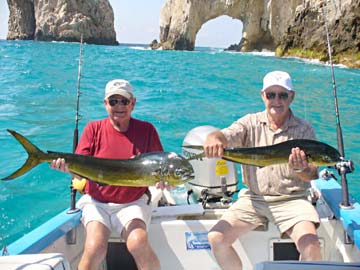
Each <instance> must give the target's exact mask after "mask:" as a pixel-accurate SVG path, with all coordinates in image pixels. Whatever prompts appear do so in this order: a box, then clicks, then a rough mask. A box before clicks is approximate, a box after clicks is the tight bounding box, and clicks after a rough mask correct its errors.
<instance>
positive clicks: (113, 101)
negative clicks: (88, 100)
mask: <svg viewBox="0 0 360 270" xmlns="http://www.w3.org/2000/svg"><path fill="white" fill-rule="evenodd" d="M130 102H131V100H130V99H127V98H112V99H109V105H110V106H111V107H114V106H115V105H116V104H118V103H121V104H122V105H124V106H126V105H129V104H130Z"/></svg>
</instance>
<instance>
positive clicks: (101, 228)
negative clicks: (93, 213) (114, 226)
mask: <svg viewBox="0 0 360 270" xmlns="http://www.w3.org/2000/svg"><path fill="white" fill-rule="evenodd" d="M109 236H110V231H109V229H108V228H107V227H106V226H105V225H104V224H102V223H101V222H98V221H90V222H89V223H88V224H87V225H86V239H85V246H84V252H83V255H82V257H81V260H80V263H79V266H78V269H79V270H99V269H100V265H101V263H102V262H103V260H104V259H105V256H106V251H107V244H108V239H109Z"/></svg>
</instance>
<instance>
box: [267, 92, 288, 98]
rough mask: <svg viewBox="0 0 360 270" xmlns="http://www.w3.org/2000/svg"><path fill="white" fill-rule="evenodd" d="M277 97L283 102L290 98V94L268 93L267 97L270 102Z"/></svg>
mask: <svg viewBox="0 0 360 270" xmlns="http://www.w3.org/2000/svg"><path fill="white" fill-rule="evenodd" d="M276 95H277V96H278V98H279V99H281V100H287V99H288V98H289V94H288V93H286V92H280V93H277V94H276V93H274V92H266V93H265V96H266V98H267V99H268V100H272V99H275V97H276Z"/></svg>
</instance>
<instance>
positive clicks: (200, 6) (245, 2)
mask: <svg viewBox="0 0 360 270" xmlns="http://www.w3.org/2000/svg"><path fill="white" fill-rule="evenodd" d="M302 2H303V1H302V0H288V1H267V0H217V1H216V0H215V1H214V0H167V1H166V3H165V5H164V6H163V8H162V10H161V14H160V42H161V44H162V47H163V49H175V50H193V49H194V46H195V39H196V34H197V33H198V31H199V30H200V28H201V26H202V25H203V24H205V23H206V22H207V21H209V20H212V19H214V18H216V17H219V16H222V15H228V16H230V17H231V18H233V19H239V20H241V22H242V23H243V33H242V37H243V38H244V39H245V40H246V42H243V44H242V49H241V50H242V51H252V50H262V49H267V50H274V49H275V47H276V45H277V44H278V43H279V42H280V40H281V37H282V35H283V34H284V33H285V30H286V29H287V26H288V25H289V23H290V22H291V20H292V18H293V17H294V14H295V9H296V7H297V6H298V5H299V4H301V3H302ZM240 39H241V37H239V40H240Z"/></svg>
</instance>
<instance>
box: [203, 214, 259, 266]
mask: <svg viewBox="0 0 360 270" xmlns="http://www.w3.org/2000/svg"><path fill="white" fill-rule="evenodd" d="M256 227H257V226H256V225H253V224H251V223H248V222H245V221H241V220H231V221H230V220H229V221H226V220H220V221H219V222H218V223H217V224H215V226H214V227H213V228H212V229H211V230H210V232H209V235H208V238H209V242H210V245H211V249H212V252H213V254H214V256H215V258H216V261H217V262H218V264H219V265H220V267H221V269H223V270H230V269H234V270H235V269H237V270H241V269H242V263H241V259H240V257H239V255H238V254H237V253H236V251H235V249H234V248H233V246H232V244H233V243H234V242H235V240H236V239H237V238H238V237H239V236H241V235H243V234H246V233H247V232H249V231H251V230H253V229H255V228H256Z"/></svg>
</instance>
